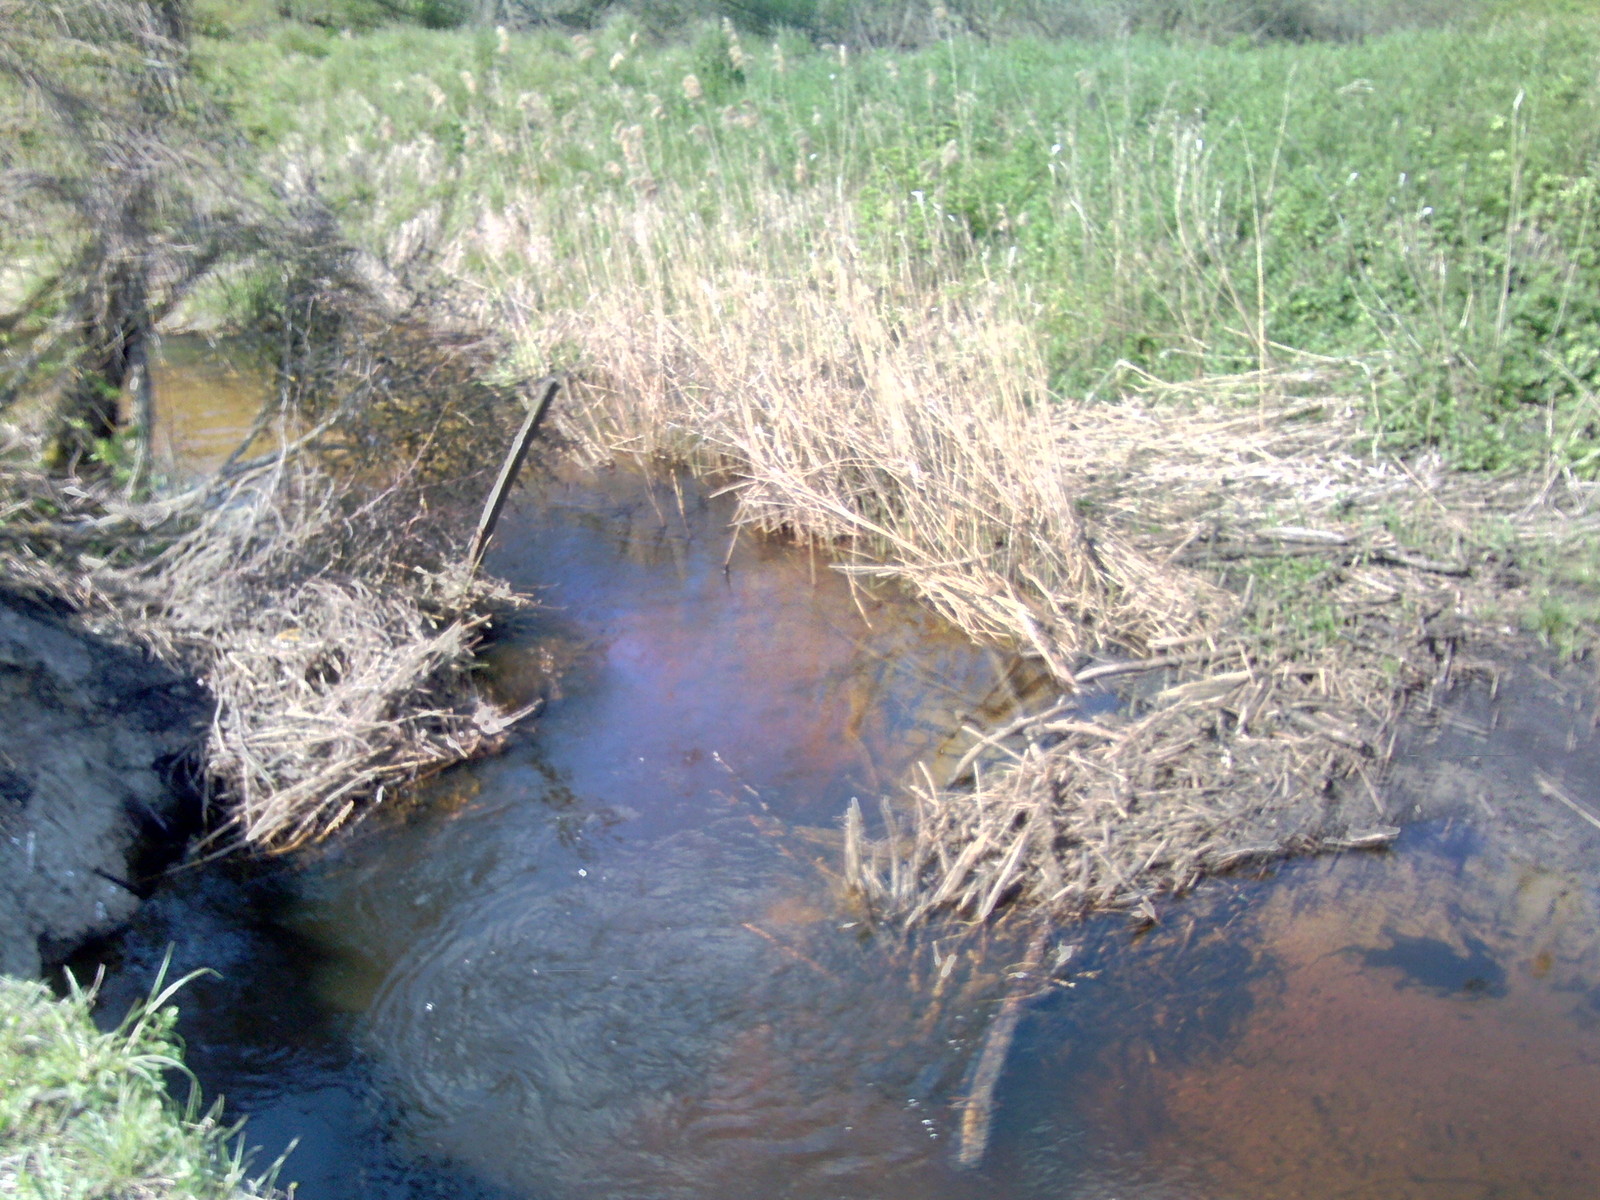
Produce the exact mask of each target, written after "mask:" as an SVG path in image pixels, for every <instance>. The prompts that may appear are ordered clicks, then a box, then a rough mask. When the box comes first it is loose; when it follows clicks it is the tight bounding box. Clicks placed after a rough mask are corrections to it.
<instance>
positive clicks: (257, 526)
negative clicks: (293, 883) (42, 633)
mask: <svg viewBox="0 0 1600 1200" xmlns="http://www.w3.org/2000/svg"><path fill="white" fill-rule="evenodd" d="M347 488H348V483H347V482H345V481H343V480H335V479H334V478H333V477H331V476H329V475H327V474H325V473H323V472H321V471H318V470H315V469H313V468H310V467H308V466H307V465H306V464H304V463H289V462H286V461H284V460H281V459H280V460H278V461H275V462H274V463H272V464H271V465H269V466H264V467H261V468H258V469H257V470H255V471H252V472H249V473H247V474H246V475H245V476H243V477H241V478H239V479H237V480H235V481H232V482H231V483H230V484H229V485H228V486H227V487H226V489H225V490H223V491H221V492H220V493H219V494H217V495H215V496H213V497H211V498H210V499H209V500H208V502H207V503H206V504H205V505H204V506H203V507H201V508H200V510H199V518H198V520H197V521H196V523H195V524H194V526H193V528H192V529H190V530H189V531H188V532H187V533H186V534H185V535H184V536H182V537H181V538H179V539H178V540H176V541H175V542H173V543H172V544H171V545H170V546H169V547H168V548H167V549H166V550H164V551H163V552H162V553H161V554H160V555H159V556H158V557H157V558H155V559H154V560H153V561H152V562H150V563H148V564H145V565H143V566H141V567H140V568H138V569H137V570H135V571H130V572H124V573H123V574H122V575H121V576H120V577H119V578H117V579H116V580H114V581H113V586H117V587H118V590H119V591H120V592H121V594H122V596H123V597H124V605H125V606H126V605H127V602H128V601H137V602H138V603H139V605H140V609H141V612H142V619H141V620H140V621H139V622H138V626H137V627H138V629H139V631H140V632H142V633H143V634H144V635H145V636H146V638H147V639H149V640H160V639H163V638H165V639H169V640H170V641H171V642H172V643H173V644H174V645H175V647H176V649H177V650H178V651H179V652H180V653H182V654H184V655H185V656H186V657H188V658H189V659H190V660H191V661H192V662H193V663H194V664H195V665H196V667H197V668H198V673H199V674H200V677H201V679H202V681H203V682H204V684H205V686H206V687H207V688H208V689H209V690H210V692H211V693H212V695H213V697H214V698H215V701H216V711H215V715H214V717H213V720H212V725H211V729H210V731H209V733H208V735H207V744H206V749H205V764H206V773H207V776H208V778H209V780H210V783H211V786H212V788H213V790H214V791H215V792H216V793H217V795H218V796H219V797H220V798H221V800H222V801H223V813H224V814H225V817H226V822H227V832H226V835H225V836H226V838H227V839H229V840H236V841H240V842H245V843H248V844H250V845H253V846H257V847H265V848H271V849H280V850H281V849H288V848H291V847H293V846H296V845H300V844H302V843H304V842H306V841H308V840H311V839H314V838H317V837H320V836H322V835H324V834H326V833H328V832H330V831H331V830H333V829H335V828H337V827H338V826H339V825H340V824H342V823H343V822H344V821H346V820H347V819H348V818H349V817H350V816H351V814H352V813H354V812H355V811H356V810H357V808H358V806H359V805H360V804H362V803H363V802H367V801H372V800H377V799H381V798H382V796H383V795H384V793H385V791H386V790H387V789H388V788H390V787H392V786H393V785H394V784H396V783H398V782H401V781H404V780H407V779H411V778H415V777H416V776H417V775H418V774H420V773H424V772H426V771H429V770H433V769H437V768H439V767H442V766H444V765H447V764H449V763H452V762H457V761H460V760H462V759H465V758H469V757H471V756H473V755H475V754H477V753H480V752H482V751H483V750H484V749H486V748H487V747H488V746H490V745H492V744H493V742H494V740H495V739H496V738H497V737H498V735H499V734H500V733H502V732H503V731H504V729H505V728H506V727H507V726H508V725H509V724H510V722H511V721H513V720H515V719H516V718H517V717H518V716H520V715H521V714H509V713H505V712H502V711H500V710H497V709H495V708H494V707H493V706H491V705H490V704H489V703H488V702H487V701H485V700H484V699H482V698H481V697H480V696H479V695H478V694H477V693H476V691H475V689H474V688H473V687H472V686H471V684H470V681H469V680H468V677H467V675H466V667H467V665H468V663H469V661H470V657H471V652H472V649H473V647H474V645H475V643H476V640H477V635H476V631H477V629H478V627H479V626H480V625H481V623H482V620H483V617H482V616H481V615H475V614H479V613H481V612H482V611H483V610H484V608H485V606H486V605H487V604H489V603H492V602H494V601H495V600H505V599H506V597H505V596H503V595H501V594H499V593H497V592H496V590H495V589H494V588H492V587H490V586H488V585H484V584H481V583H478V582H477V581H475V580H473V579H470V578H467V577H466V576H465V574H464V573H462V572H456V571H452V570H450V569H449V567H448V565H444V566H441V567H440V568H438V571H437V573H430V572H427V571H425V570H424V568H422V566H421V565H420V564H418V563H417V562H416V561H415V559H414V558H410V557H409V556H407V555H406V553H405V545H404V543H405V539H406V537H407V533H408V530H407V524H410V525H412V526H414V525H416V524H417V521H416V518H415V514H413V520H412V521H411V522H409V523H405V522H402V523H399V524H396V523H395V522H394V517H395V516H396V515H397V512H396V510H397V509H400V508H402V507H405V506H406V502H407V500H408V497H407V496H406V492H405V488H404V487H403V486H395V485H391V486H390V487H389V488H387V489H384V490H383V491H381V492H380V493H379V494H378V495H377V496H375V497H372V498H369V499H368V500H366V501H365V502H364V503H362V504H359V505H355V504H352V503H350V501H349V498H348V496H347V494H346V489H347ZM410 499H411V500H412V501H413V502H414V497H411V498H410ZM347 543H351V544H355V545H359V546H361V547H362V549H361V553H360V555H358V556H354V558H353V559H352V561H351V563H350V564H347V565H344V566H343V568H342V569H341V566H340V560H339V559H338V558H336V557H334V556H333V555H331V554H330V549H331V548H335V547H338V546H340V545H343V544H347ZM385 551H387V552H388V553H389V554H390V555H391V556H392V557H391V559H390V560H389V562H388V563H387V564H386V567H387V569H385V570H382V571H376V570H372V569H370V568H369V569H365V570H363V569H362V568H363V565H364V563H370V562H372V561H374V560H376V559H378V558H380V557H382V556H383V554H384V552H385ZM408 561H409V562H410V564H411V568H412V572H413V576H412V579H411V581H410V585H409V586H405V587H401V586H397V585H396V584H395V582H394V581H393V578H392V574H393V571H394V569H395V568H398V567H400V566H402V565H403V564H405V563H406V562H408ZM352 568H353V569H352Z"/></svg>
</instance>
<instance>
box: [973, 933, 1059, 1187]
mask: <svg viewBox="0 0 1600 1200" xmlns="http://www.w3.org/2000/svg"><path fill="white" fill-rule="evenodd" d="M1045 937H1046V927H1045V926H1042V925H1041V926H1040V927H1039V930H1038V932H1037V933H1035V934H1034V935H1033V939H1032V940H1031V941H1030V942H1029V943H1028V953H1027V957H1025V958H1024V959H1023V960H1022V969H1021V971H1020V973H1019V975H1018V977H1017V979H1016V980H1015V982H1014V983H1013V984H1012V987H1011V990H1010V991H1009V992H1007V993H1006V998H1005V999H1004V1000H1003V1001H1002V1002H1001V1004H1000V1011H999V1012H998V1013H996V1014H995V1018H994V1021H993V1022H991V1023H990V1025H989V1032H988V1034H987V1036H985V1038H984V1039H983V1051H982V1053H980V1054H979V1055H978V1065H977V1067H976V1068H975V1069H974V1070H973V1072H972V1086H971V1087H970V1088H968V1089H967V1098H966V1100H965V1102H964V1104H963V1109H962V1113H961V1137H960V1141H959V1144H958V1147H957V1150H956V1163H957V1165H958V1166H962V1167H965V1168H967V1169H968V1170H971V1169H972V1168H974V1167H977V1166H978V1165H979V1164H980V1163H982V1162H983V1156H984V1154H985V1152H987V1150H988V1149H989V1127H990V1124H991V1123H992V1122H993V1119H994V1089H995V1087H996V1086H997V1085H998V1084H999V1083H1000V1072H1001V1070H1002V1069H1003V1068H1004V1067H1005V1065H1006V1056H1007V1055H1008V1054H1010V1053H1011V1040H1012V1039H1013V1038H1014V1037H1016V1035H1017V1022H1019V1021H1020V1020H1022V1007H1023V1005H1024V1004H1025V1003H1027V1001H1028V1000H1029V999H1030V998H1032V997H1033V996H1034V995H1035V993H1036V987H1037V984H1038V980H1037V979H1036V978H1035V976H1036V975H1037V973H1038V970H1039V964H1040V962H1041V961H1042V960H1043V959H1044V943H1045Z"/></svg>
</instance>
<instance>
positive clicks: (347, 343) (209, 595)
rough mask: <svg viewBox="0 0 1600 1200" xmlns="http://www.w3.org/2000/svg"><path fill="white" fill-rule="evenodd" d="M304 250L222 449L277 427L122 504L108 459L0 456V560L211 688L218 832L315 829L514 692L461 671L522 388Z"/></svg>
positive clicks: (461, 332)
mask: <svg viewBox="0 0 1600 1200" xmlns="http://www.w3.org/2000/svg"><path fill="white" fill-rule="evenodd" d="M302 250H303V253H304V254H305V256H306V261H304V262H300V263H296V264H293V265H294V267H296V268H298V275H299V277H300V278H301V279H303V280H305V281H306V282H305V284H304V286H303V288H302V289H301V290H299V291H298V292H297V293H296V294H295V295H293V296H292V297H291V303H288V304H285V305H284V306H283V309H282V312H283V313H287V314H293V323H292V324H291V323H290V318H289V317H287V316H285V317H281V318H280V320H281V322H282V323H281V324H280V325H279V326H278V327H277V328H273V329H269V333H270V334H272V335H273V336H274V339H275V340H276V342H277V343H278V346H279V360H278V361H279V366H280V379H279V387H278V389H277V394H276V396H275V397H274V398H273V400H272V401H271V402H269V404H268V405H267V406H266V408H265V409H264V411H263V412H262V414H261V416H260V418H259V420H258V421H257V423H256V427H255V428H254V429H252V430H251V432H250V433H249V435H248V436H247V437H246V438H245V440H244V443H243V445H242V446H241V455H242V453H243V451H244V448H245V447H249V446H252V445H254V446H259V445H260V443H261V441H262V439H265V440H266V441H267V442H268V444H272V443H274V442H275V443H276V446H277V449H275V450H273V451H271V452H269V453H266V454H264V455H261V456H260V457H258V458H257V459H255V460H251V461H242V460H241V459H240V455H236V456H235V460H234V461H231V462H230V463H229V464H228V465H227V466H225V467H224V468H223V469H222V470H221V471H220V472H218V473H217V474H216V475H214V476H213V477H211V478H209V479H207V480H205V481H202V482H201V483H200V484H198V485H197V486H195V487H194V488H192V489H191V490H189V491H187V492H184V493H182V494H177V495H166V496H162V497H157V498H155V499H153V500H150V501H147V502H141V503H135V502H132V501H130V500H128V499H127V498H126V497H125V496H123V495H121V494H120V493H119V492H118V490H117V489H116V488H114V487H113V486H112V484H111V481H110V480H107V479H103V478H102V479H99V480H75V479H64V478H60V477H52V476H50V475H47V474H44V473H42V472H39V471H37V470H31V469H28V468H20V467H19V468H13V469H10V470H9V471H8V472H7V473H6V474H5V476H4V477H3V478H0V514H4V515H3V517H0V555H3V556H4V557H5V558H6V560H7V563H8V566H9V568H10V573H11V574H12V575H13V576H16V577H25V578H27V579H29V580H31V581H32V582H33V585H34V587H35V589H36V590H38V591H42V592H45V593H49V594H53V595H55V596H57V597H62V598H66V599H67V600H69V602H71V603H72V604H74V605H75V606H76V607H78V608H79V609H81V610H84V611H85V613H86V615H87V616H88V617H89V618H90V619H92V620H95V621H97V622H98V623H99V624H101V625H102V626H110V627H112V628H114V629H116V630H118V631H120V632H121V634H122V635H123V636H125V637H128V638H132V639H134V640H137V641H139V642H141V643H143V644H144V645H145V646H147V647H149V648H150V649H151V650H153V651H154V652H155V653H157V654H158V655H160V656H161V657H163V658H165V659H167V660H169V661H172V662H174V663H177V664H179V665H181V666H182V667H183V668H185V669H187V670H189V671H191V672H193V673H194V674H195V675H196V676H197V677H198V678H199V679H200V680H201V682H202V683H203V684H204V685H205V687H206V688H207V689H208V690H209V692H210V693H211V696H212V697H213V699H214V701H215V710H214V714H213V719H212V722H211V726H210V729H209V730H208V732H207V734H206V738H205V745H204V747H203V750H202V751H201V753H200V755H199V758H200V764H201V774H202V775H203V778H204V781H205V784H206V786H207V788H208V790H209V792H210V794H211V797H212V799H213V800H214V801H215V810H216V811H215V816H216V818H217V820H216V823H215V824H214V827H213V830H212V834H211V839H212V841H213V843H214V844H216V845H220V846H224V847H229V846H237V845H247V846H250V847H252V848H256V849H267V850H275V851H278V850H287V849H291V848H293V847H296V846H299V845H302V844H304V843H306V842H307V841H310V840H314V839H316V838H319V837H321V836H324V835H325V834H327V833H329V832H330V831H332V830H334V829H337V828H338V827H340V826H341V825H342V824H344V823H345V822H346V821H347V820H348V819H349V818H350V817H351V816H352V814H354V813H356V812H357V811H359V810H360V808H361V807H362V806H363V805H364V804H367V803H371V802H375V801H378V800H381V799H382V798H383V797H384V796H385V794H386V793H387V792H388V791H389V790H390V789H392V788H393V787H394V786H395V785H396V784H398V783H401V782H404V781H407V780H410V779H414V778H416V777H417V776H418V775H420V774H423V773H426V772H430V771H433V770H437V769H440V768H442V767H443V766H446V765H449V764H451V763H455V762H459V761H461V760H463V759H466V758H470V757H472V756H473V755H476V754H479V753H482V752H484V751H485V750H487V749H489V748H490V747H492V746H493V745H495V744H496V742H497V740H498V739H499V738H500V735H501V734H502V733H504V731H505V730H506V729H507V727H508V726H509V725H510V724H511V723H513V722H514V721H516V720H518V719H519V718H521V717H522V716H524V715H526V711H523V712H507V711H504V710H501V709H499V708H496V707H495V706H493V705H492V704H490V703H489V702H488V701H487V700H486V699H484V698H483V697H482V696H480V695H479V694H478V693H477V691H476V689H475V688H474V687H473V686H472V683H471V681H470V678H469V675H468V668H469V666H470V663H471V658H472V652H473V649H474V647H475V645H476V643H477V641H478V638H479V633H480V630H481V628H482V626H483V624H484V623H485V621H486V619H487V617H488V615H489V614H490V613H492V612H493V611H495V610H497V609H499V608H503V607H506V606H508V605H511V604H515V603H518V601H517V599H516V598H515V597H514V596H512V595H511V594H510V593H509V591H508V590H506V589H504V588H503V587H500V586H498V585H496V584H495V583H494V582H493V581H489V580H485V579H482V578H480V577H479V576H478V575H477V573H476V572H475V571H474V570H473V569H472V568H471V567H470V566H469V565H468V564H467V561H466V550H467V542H468V536H469V534H470V532H471V528H472V519H473V516H474V514H475V510H476V507H477V505H478V503H480V502H481V500H482V495H483V490H484V489H485V488H486V487H487V486H488V480H489V478H490V477H491V476H492V474H493V470H494V468H495V467H496V466H497V465H498V461H499V457H500V456H501V454H503V452H504V449H505V435H506V434H507V433H508V431H509V430H511V429H513V428H515V425H516V423H517V422H518V421H519V420H520V419H521V417H522V415H523V414H522V405H520V404H519V403H518V402H517V401H518V399H519V398H523V392H524V390H525V389H523V388H522V387H521V386H520V385H517V384H514V383H511V384H504V385H495V384H490V383H488V382H486V379H487V378H488V377H489V375H490V373H491V371H493V370H494V369H495V368H496V367H497V366H498V363H499V357H498V350H499V348H498V347H497V346H496V345H495V344H494V343H493V342H492V341H491V340H489V339H486V338H484V337H482V336H481V335H475V334H474V333H473V331H472V330H471V329H470V327H468V326H466V325H465V324H464V323H463V322H461V321H460V320H458V319H457V318H456V316H455V314H454V313H452V312H451V311H450V309H449V308H448V306H447V304H446V303H445V302H444V298H443V297H442V296H441V295H440V294H438V293H434V294H433V295H431V296H430V297H428V298H427V299H426V300H420V299H414V298H413V299H411V300H409V301H408V302H407V303H403V304H395V303H392V302H380V301H382V298H381V297H378V296H375V295H374V293H373V290H372V289H371V288H369V287H365V286H363V285H362V284H361V283H360V282H359V280H352V279H351V277H350V273H349V272H348V271H343V270H342V269H341V264H340V262H339V261H338V260H339V259H340V258H345V257H348V252H346V251H344V250H343V248H341V247H339V246H338V245H337V244H336V243H333V244H318V243H312V244H310V245H307V246H305V247H303V248H302ZM330 260H331V261H330ZM295 273H296V272H293V271H291V276H293V275H294V274H295Z"/></svg>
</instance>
